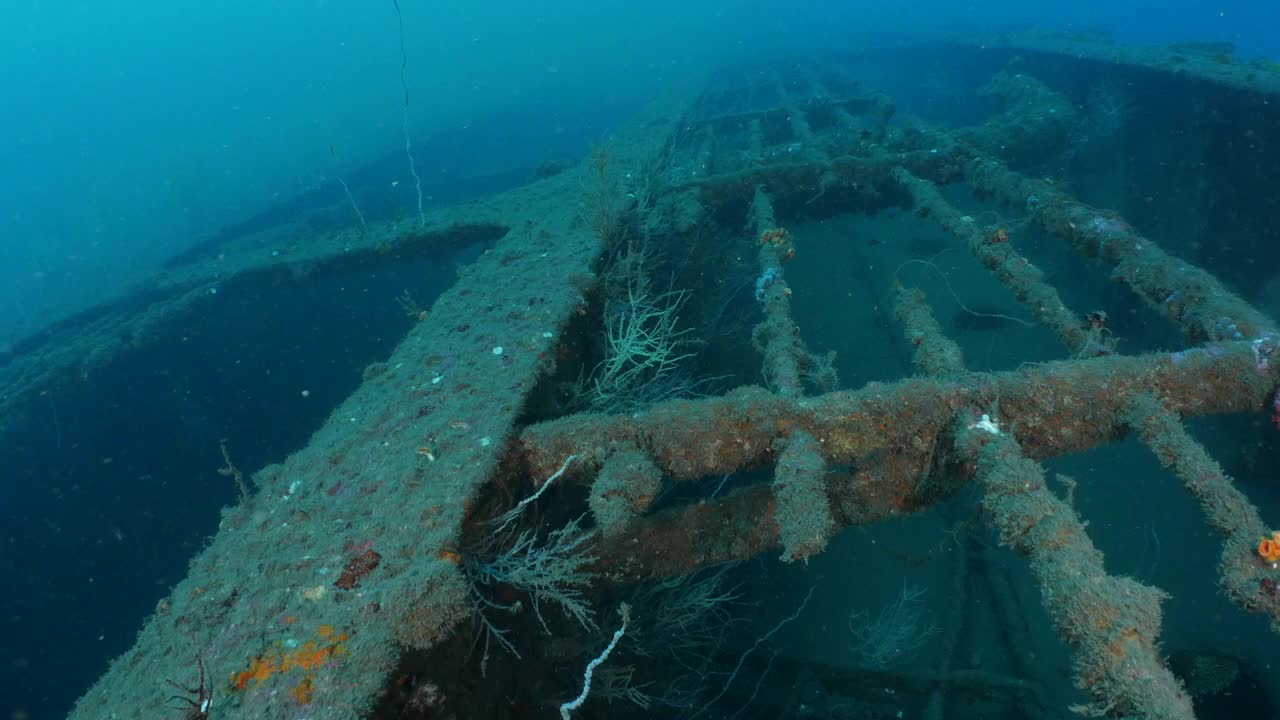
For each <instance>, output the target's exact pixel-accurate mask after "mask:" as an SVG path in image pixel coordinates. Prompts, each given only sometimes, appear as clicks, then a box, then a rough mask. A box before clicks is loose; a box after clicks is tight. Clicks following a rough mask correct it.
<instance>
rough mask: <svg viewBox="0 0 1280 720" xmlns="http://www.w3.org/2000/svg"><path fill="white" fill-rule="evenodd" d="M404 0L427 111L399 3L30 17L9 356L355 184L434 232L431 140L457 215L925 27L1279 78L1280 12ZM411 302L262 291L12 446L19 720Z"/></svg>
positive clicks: (70, 697) (124, 627)
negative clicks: (1190, 45)
mask: <svg viewBox="0 0 1280 720" xmlns="http://www.w3.org/2000/svg"><path fill="white" fill-rule="evenodd" d="M399 5H400V9H401V10H402V13H403V33H404V37H405V43H406V56H405V58H404V60H405V61H406V74H405V76H404V80H405V82H406V84H407V92H408V97H409V98H410V102H409V105H408V111H407V117H405V116H402V112H404V110H405V108H404V106H403V103H402V99H403V94H402V87H401V74H400V68H401V62H402V56H401V49H400V41H399V32H400V29H399V26H398V24H397V14H396V11H395V8H394V7H393V3H392V2H391V0H386V1H385V2H382V1H380V0H379V1H370V2H359V3H341V2H333V1H332V0H329V1H322V0H312V1H309V2H302V1H298V0H284V1H280V2H270V3H267V2H261V1H257V2H249V1H248V0H223V1H221V2H210V3H193V2H177V3H174V2H166V3H161V2H155V0H133V1H131V2H116V3H102V2H90V1H88V0H74V1H73V0H68V1H67V2H60V3H52V2H45V1H41V0H8V2H6V3H4V6H3V8H0V69H3V72H2V73H0V78H3V80H0V358H5V357H6V356H8V355H10V353H11V351H12V350H14V348H15V344H16V343H18V342H19V341H20V340H21V339H23V338H24V337H27V336H29V335H31V334H32V333H35V332H37V331H39V330H40V329H41V328H44V327H46V326H48V325H49V324H50V323H51V322H54V321H57V320H60V319H62V318H65V317H67V316H69V315H71V314H73V313H76V312H78V311H80V310H83V309H85V308H86V307H90V306H92V305H94V304H96V303H100V302H103V301H105V300H107V299H109V298H112V297H116V296H119V295H121V294H123V293H125V292H126V291H127V290H128V289H129V288H131V287H134V286H136V285H137V284H138V283H142V282H144V281H145V279H146V278H148V277H149V276H150V275H151V274H152V273H154V272H155V271H156V270H157V269H158V268H160V267H161V266H162V264H163V263H164V262H165V261H166V260H167V259H169V258H171V257H173V256H175V255H178V254H180V253H183V252H184V251H188V250H190V249H192V248H198V247H204V246H205V245H207V244H208V243H209V242H210V240H211V238H212V239H217V238H218V237H222V236H225V235H227V234H234V232H239V231H241V230H244V229H246V228H248V229H252V228H255V227H259V226H266V225H269V224H270V223H271V222H272V220H273V219H274V218H277V217H286V216H288V215H289V213H291V212H293V211H295V210H297V209H298V208H304V207H308V206H311V205H313V204H314V205H324V204H331V203H332V202H333V200H334V198H336V197H339V193H340V192H341V188H340V186H339V185H338V184H337V178H339V177H342V178H344V179H345V180H346V181H348V182H350V183H352V184H353V185H355V186H356V188H357V189H358V190H360V191H361V192H362V194H361V197H362V198H363V199H364V200H365V201H366V205H365V210H366V212H367V213H368V214H369V215H370V216H371V217H370V219H371V220H372V219H375V218H379V217H388V216H391V215H393V214H396V213H404V212H408V211H409V209H410V208H411V206H412V189H411V186H412V182H411V178H410V177H409V175H408V169H407V167H406V166H405V164H404V162H403V161H404V156H403V151H402V148H403V143H404V136H403V134H402V132H403V127H404V126H403V123H405V122H407V125H408V129H409V134H410V136H411V137H412V138H413V139H414V145H415V150H416V153H415V156H416V157H417V158H418V163H419V164H418V168H419V170H420V172H421V173H422V180H423V184H424V187H425V190H426V196H427V198H426V200H427V204H428V206H429V207H436V206H439V205H442V204H445V203H448V202H451V201H454V200H457V199H460V198H464V197H470V196H474V195H480V194H484V193H487V192H490V191H494V190H500V189H505V188H508V187H512V186H514V185H517V184H519V183H521V182H523V181H524V180H525V179H527V177H528V175H529V172H530V171H532V170H533V169H534V168H537V167H538V166H539V165H540V164H541V163H543V162H545V161H548V160H576V159H577V158H579V157H581V156H582V155H583V154H584V153H585V152H586V150H587V149H588V148H589V147H590V146H591V145H592V144H593V143H595V142H598V141H600V140H602V139H604V138H606V137H607V136H608V134H609V132H610V130H611V129H613V128H614V127H616V126H617V125H618V124H619V123H620V122H622V121H623V120H625V119H626V118H627V117H628V116H629V115H630V113H632V112H633V111H635V110H636V109H637V108H639V107H641V106H642V105H643V104H644V103H645V102H647V101H648V100H650V99H652V98H653V97H655V96H656V95H657V94H659V93H661V92H663V91H665V90H667V89H669V88H670V87H671V86H672V84H673V83H675V82H677V81H679V80H682V79H684V78H688V77H690V76H694V75H696V74H697V73H698V72H699V71H700V70H703V69H710V68H713V67H716V66H719V65H723V64H728V63H732V62H740V61H744V60H767V59H770V58H782V57H809V56H817V55H822V54H824V53H827V52H839V51H843V50H847V49H850V48H851V47H856V46H857V44H858V43H861V42H865V41H867V38H869V37H882V36H892V35H895V34H898V33H906V32H910V31H912V30H914V29H918V28H921V27H924V28H929V27H951V28H954V27H957V26H960V27H964V26H969V25H972V26H973V27H974V28H983V27H1003V26H1023V25H1028V24H1030V25H1035V26H1038V27H1042V28H1046V29H1063V30H1093V29H1098V28H1101V29H1105V30H1107V31H1109V32H1111V33H1112V34H1113V36H1114V37H1115V38H1116V39H1117V41H1120V42H1128V43H1156V42H1173V41H1184V40H1195V41H1228V42H1231V43H1233V44H1234V45H1235V46H1236V48H1237V55H1238V56H1261V57H1268V58H1272V59H1276V60H1280V34H1277V33H1276V32H1274V29H1275V28H1277V27H1280V6H1271V5H1268V4H1265V3H1261V2H1218V3H1200V2H1197V3H1191V2H1183V3H1160V4H1154V3H1118V2H1114V1H1112V2H1099V1H1096V0H1090V1H1087V2H1070V3H1068V2H1060V3H1029V2H1012V1H1008V0H996V1H992V2H982V3H970V2H965V3H953V2H936V1H935V2H916V3H911V4H908V5H899V4H896V3H883V2H881V3H866V2H840V1H835V0H826V1H824V2H809V3H795V2H793V3H778V2H764V1H743V2H732V1H729V0H708V1H706V2H691V1H690V0H682V1H680V2H671V1H668V0H661V1H658V2H644V3H640V2H635V3H605V2H557V1H554V0H553V1H551V2H541V3H528V2H487V3H428V2H423V1H422V0H400V3H399ZM441 5H446V7H441ZM920 72H922V73H923V72H928V70H927V69H922V70H921V71H920ZM927 79H928V78H926V77H922V78H921V80H927ZM925 85H927V83H923V82H922V86H925ZM921 92H922V93H926V92H927V91H925V90H921ZM923 110H924V108H922V111H923ZM1090 201H1091V202H1096V203H1099V204H1105V203H1102V202H1100V199H1098V198H1091V199H1090ZM1153 222H1155V220H1153ZM465 259H466V258H465V257H459V258H457V261H458V262H464V261H465ZM400 272H404V273H406V274H416V277H417V278H418V279H417V280H416V282H422V283H424V285H425V286H429V287H433V288H436V289H437V290H438V289H439V288H442V287H445V286H447V285H448V284H449V283H450V282H451V278H452V275H451V273H452V268H451V267H450V266H447V265H432V266H429V267H427V266H421V267H419V266H414V267H405V268H402V269H401V270H400ZM424 273H428V274H430V277H429V279H428V280H425V281H424V280H422V275H423V274H424ZM407 276H408V275H406V277H407ZM404 284H405V283H403V282H400V281H399V279H398V278H387V277H383V278H381V279H379V280H377V281H369V282H368V283H367V285H363V286H362V285H359V284H358V283H357V284H353V283H352V282H350V281H344V282H338V281H332V282H329V281H322V282H317V283H316V284H314V285H313V286H310V287H308V288H307V289H306V290H305V291H299V292H298V293H295V294H293V295H291V296H290V298H289V302H291V303H296V304H297V305H296V306H294V307H283V308H279V310H280V312H281V313H283V314H285V315H288V316H291V317H310V318H316V319H315V320H314V321H311V322H300V323H298V324H296V325H294V326H291V327H289V328H287V330H285V331H281V330H280V329H279V328H271V329H263V328H261V327H260V326H255V325H254V323H253V322H252V319H253V317H254V315H255V312H256V310H255V308H254V305H253V303H254V301H256V300H259V299H260V298H252V297H250V298H243V299H236V300H234V301H232V302H229V303H226V304H224V305H223V307H222V308H221V309H220V310H219V312H218V314H217V315H216V316H213V317H210V318H205V319H203V320H202V327H201V328H200V332H199V333H198V334H196V336H195V337H194V338H170V339H166V340H165V341H163V342H161V343H160V344H158V345H157V346H154V347H153V348H152V349H151V351H150V353H149V354H147V355H144V354H143V353H138V354H137V356H132V357H128V358H126V359H125V361H123V362H124V364H125V365H127V367H128V372H127V373H126V372H124V371H123V370H120V369H119V368H117V369H116V370H114V371H109V372H108V373H107V374H106V375H104V376H101V377H99V378H97V379H96V380H95V382H94V385H93V386H92V387H89V388H84V387H81V388H80V389H78V390H76V391H69V392H67V393H65V394H56V393H54V394H50V395H48V396H47V397H42V398H40V400H39V401H38V402H37V403H36V404H35V411H34V414H33V420H32V421H31V422H28V423H25V424H24V425H23V426H22V427H21V428H20V429H19V430H18V431H16V432H14V433H11V434H9V435H7V436H5V437H3V438H0V443H3V444H4V445H3V446H2V447H0V522H2V523H3V525H2V526H0V576H2V577H3V578H4V580H5V583H4V593H3V596H2V597H0V623H3V624H0V633H2V634H0V670H3V672H0V717H12V718H14V719H15V720H18V719H19V718H23V719H25V718H41V719H42V718H51V717H59V716H61V715H63V714H64V713H65V712H66V711H67V710H68V709H69V708H70V706H71V704H72V703H73V702H74V700H75V699H76V698H77V697H79V696H80V695H81V694H82V693H83V692H84V690H85V689H86V688H87V687H88V686H89V684H90V683H91V682H92V681H93V680H94V679H96V678H97V677H98V676H99V675H100V674H101V673H102V671H103V670H104V669H105V666H106V663H107V662H108V661H109V659H110V658H112V657H115V656H116V655H118V654H119V653H121V652H122V651H124V650H125V649H127V648H128V647H129V646H130V644H131V643H132V641H133V638H134V634H135V632H136V630H137V628H138V627H139V624H140V622H141V620H142V619H143V618H144V617H145V616H146V614H147V613H149V612H150V611H151V609H152V608H154V606H155V603H156V602H157V600H159V598H161V597H163V595H164V594H165V593H166V592H167V590H168V588H169V587H170V586H171V585H172V584H173V583H175V582H176V581H177V580H178V579H179V578H180V577H182V575H183V574H184V572H185V569H186V562H187V560H188V559H189V558H190V557H191V556H192V554H193V553H194V552H196V551H197V550H198V549H199V548H200V547H201V546H202V543H203V542H204V541H205V538H206V537H207V536H209V535H211V534H212V533H213V532H215V531H216V523H217V518H218V515H217V513H218V509H219V508H221V507H222V506H223V505H226V504H230V503H233V502H235V499H236V498H235V489H234V487H232V486H230V485H229V484H228V483H226V482H225V481H224V480H223V479H221V478H220V477H219V476H218V475H217V474H216V472H215V471H216V469H217V468H218V467H219V466H221V464H222V459H221V456H220V455H219V452H218V442H219V440H224V439H225V440H227V441H228V445H229V446H230V447H232V448H233V449H234V451H235V453H236V458H237V463H238V464H240V465H241V466H243V467H244V468H246V469H249V468H257V467H260V466H262V465H265V464H267V463H270V462H275V461H278V460H279V459H280V458H282V457H283V456H285V455H286V454H287V453H289V452H290V451H291V450H293V449H296V448H297V447H299V446H300V445H301V444H303V443H305V442H306V438H307V437H308V435H309V433H310V432H311V431H312V430H313V429H314V427H315V426H316V424H317V423H318V422H320V421H321V420H322V419H323V418H324V417H325V416H326V415H327V413H328V410H329V409H330V408H332V406H333V405H334V404H336V403H337V402H338V401H340V400H341V399H342V398H343V397H345V396H346V394H347V393H349V392H350V391H351V390H352V389H353V388H354V387H355V386H356V384H358V382H359V380H360V375H359V372H360V370H361V369H362V368H363V367H364V366H365V365H366V364H367V363H369V362H371V361H374V360H376V359H378V358H381V357H385V356H386V354H387V353H388V352H389V351H390V348H391V347H393V346H394V344H395V342H396V341H397V340H398V339H399V338H400V337H401V336H402V335H403V333H404V332H405V330H406V328H407V327H408V324H409V321H408V320H406V319H405V318H402V317H399V316H398V315H396V314H395V313H386V312H383V309H384V308H386V307H387V306H388V305H391V306H394V305H393V304H394V301H395V295H396V294H398V293H399V291H400V288H401V287H403V286H404ZM354 297H358V298H359V299H358V300H351V298H354ZM419 299H420V300H425V299H426V298H419ZM273 302H275V300H273ZM348 321H349V322H351V323H359V324H361V325H363V326H364V327H363V332H362V333H361V334H360V335H359V337H357V338H354V339H353V340H352V341H351V342H350V343H349V344H347V345H346V346H345V347H344V350H343V352H342V353H341V357H334V356H333V353H332V337H331V335H330V334H329V329H330V328H331V327H334V326H342V325H344V324H347V323H348ZM255 327H256V328H257V329H256V330H255V329H254V328H255ZM246 328H248V330H246ZM850 352H856V351H855V350H854V349H853V348H850ZM319 358H323V360H320V359H319ZM249 367H253V368H262V367H270V368H273V369H274V370H275V371H276V373H277V375H276V376H277V377H278V376H280V375H287V376H288V377H289V378H290V384H289V385H288V387H281V386H280V385H279V384H278V383H276V382H275V381H264V380H263V379H262V377H261V376H260V375H258V374H254V373H249V372H248V371H247V370H246V369H245V368H249ZM255 373H256V370H255ZM855 379H856V378H847V379H846V382H847V383H852V382H853V381H854V380H855ZM858 384H860V380H859V382H858ZM301 388H306V389H308V393H309V397H308V402H307V403H300V402H299V401H298V396H299V394H298V390H299V389H301ZM139 398H145V402H138V400H139ZM119 408H127V409H128V411H127V412H126V411H120V412H119V413H117V412H116V410H118V409H119ZM139 408H144V409H145V410H146V412H145V413H142V414H139V413H138V412H137V411H138V409H139ZM262 426H271V427H273V428H275V431H273V432H271V433H265V434H264V433H262V432H260V431H259V430H258V428H260V427H262ZM1143 527H1144V534H1143V536H1142V537H1140V538H1138V539H1137V540H1135V541H1134V543H1135V545H1134V546H1133V547H1132V548H1131V549H1132V550H1134V555H1135V557H1134V558H1133V559H1134V562H1135V563H1136V564H1138V565H1140V566H1141V567H1143V568H1145V569H1146V571H1148V572H1149V573H1151V574H1154V573H1155V572H1156V568H1157V567H1165V568H1166V569H1167V568H1168V567H1169V566H1170V565H1172V564H1174V563H1176V562H1177V561H1176V559H1175V558H1172V557H1169V550H1168V547H1169V544H1168V538H1169V537H1170V536H1171V535H1174V534H1176V532H1177V531H1176V529H1174V528H1171V527H1167V526H1165V525H1162V524H1161V522H1160V519H1159V518H1158V517H1152V518H1150V519H1149V520H1148V521H1147V522H1146V524H1145V525H1144V526H1143ZM1162 540H1163V541H1164V543H1163V544H1161V542H1162ZM1136 543H1141V546H1140V547H1139V546H1138V545H1137V544H1136ZM1161 553H1163V554H1161ZM1210 584H1212V583H1211V582H1210ZM781 614H782V615H785V612H782V613H781ZM1180 619H1181V618H1180Z"/></svg>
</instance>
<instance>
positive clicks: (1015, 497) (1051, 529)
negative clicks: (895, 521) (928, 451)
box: [957, 424, 1195, 720]
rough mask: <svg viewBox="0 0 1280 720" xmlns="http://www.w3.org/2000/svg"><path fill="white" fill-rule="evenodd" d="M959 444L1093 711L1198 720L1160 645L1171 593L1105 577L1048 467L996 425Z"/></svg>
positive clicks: (965, 431)
mask: <svg viewBox="0 0 1280 720" xmlns="http://www.w3.org/2000/svg"><path fill="white" fill-rule="evenodd" d="M957 447H958V448H960V449H961V450H962V451H963V452H966V453H971V454H972V455H973V456H974V457H975V458H976V459H977V475H978V479H979V481H980V482H981V483H982V486H983V490H984V496H983V500H982V506H983V508H984V509H985V510H986V511H987V513H988V514H989V515H990V517H991V519H992V523H993V524H994V525H995V527H996V529H997V530H998V531H999V533H1000V540H1001V542H1002V543H1003V544H1004V545H1006V546H1008V547H1011V548H1013V549H1015V550H1017V551H1019V552H1020V553H1022V554H1023V555H1025V556H1026V557H1027V559H1028V560H1029V561H1030V563H1031V571H1032V573H1033V575H1034V576H1035V579H1036V583H1037V584H1038V585H1039V586H1040V590H1041V593H1042V598H1043V602H1044V606H1045V609H1046V610H1047V611H1048V612H1049V615H1050V616H1051V617H1052V618H1053V623H1054V627H1055V629H1056V630H1057V632H1058V636H1059V637H1061V638H1062V640H1063V641H1064V642H1066V643H1067V644H1068V645H1070V646H1071V647H1072V648H1073V649H1074V650H1075V653H1076V658H1075V663H1074V665H1075V682H1076V686H1077V687H1079V688H1080V689H1081V690H1083V691H1085V692H1086V693H1088V694H1089V695H1091V696H1092V697H1093V698H1094V701H1095V702H1094V704H1093V705H1091V706H1089V707H1086V708H1080V711H1081V712H1084V713H1087V714H1093V713H1097V714H1115V715H1120V716H1126V717H1139V718H1150V719H1151V720H1193V718H1194V717H1195V713H1194V712H1193V711H1192V708H1191V699H1190V697H1189V696H1188V695H1187V693H1186V691H1185V689H1184V688H1183V687H1182V683H1180V682H1179V681H1178V679H1177V678H1176V677H1174V675H1173V673H1171V672H1170V671H1169V668H1168V667H1166V666H1165V663H1164V660H1163V659H1162V658H1161V657H1160V653H1159V651H1158V649H1157V640H1158V638H1159V634H1160V619H1161V613H1160V603H1161V602H1162V601H1163V600H1164V599H1165V597H1166V595H1165V593H1164V592H1162V591H1160V590H1158V589H1156V588H1153V587H1150V586H1148V585H1143V584H1142V583H1140V582H1138V581H1137V580H1134V579H1132V578H1127V577H1113V576H1111V575H1108V574H1107V573H1106V571H1105V570H1104V568H1103V565H1102V552H1101V551H1099V550H1098V549H1097V547H1095V546H1094V544H1093V541H1091V540H1090V539H1089V536H1088V535H1086V534H1085V531H1084V525H1083V524H1082V523H1081V522H1080V518H1079V517H1078V516H1077V515H1076V513H1075V511H1074V510H1073V509H1072V508H1071V507H1070V506H1069V505H1067V504H1066V503H1064V502H1063V501H1061V500H1059V499H1058V497H1057V496H1056V495H1054V494H1053V493H1052V492H1050V491H1049V490H1048V488H1046V487H1045V483H1044V470H1043V469H1042V468H1041V467H1040V465H1039V464H1038V463H1036V462H1035V461H1033V460H1029V459H1027V458H1026V457H1024V456H1023V454H1022V449H1021V448H1020V447H1019V446H1018V443H1017V441H1015V440H1014V439H1013V438H1012V437H1010V436H1009V435H1008V434H1006V433H1002V432H1000V431H999V430H998V429H990V428H988V429H983V427H981V426H979V425H975V424H970V425H968V426H967V427H965V426H962V429H961V430H960V432H959V433H958V435H957Z"/></svg>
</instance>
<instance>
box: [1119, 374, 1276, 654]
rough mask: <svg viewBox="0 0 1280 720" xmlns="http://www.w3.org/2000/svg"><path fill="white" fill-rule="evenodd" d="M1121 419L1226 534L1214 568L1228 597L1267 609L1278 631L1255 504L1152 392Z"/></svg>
mask: <svg viewBox="0 0 1280 720" xmlns="http://www.w3.org/2000/svg"><path fill="white" fill-rule="evenodd" d="M1126 421H1127V422H1128V424H1129V426H1130V427H1132V428H1133V429H1134V431H1135V432H1136V433H1137V434H1138V437H1140V438H1142V441H1143V442H1144V443H1146V445H1147V447H1148V448H1150V449H1151V452H1153V453H1155V456H1156V458H1158V459H1159V460H1160V464H1161V465H1163V466H1164V467H1166V468H1169V469H1171V470H1173V472H1174V474H1175V475H1177V476H1178V478H1179V479H1180V480H1182V482H1183V483H1184V484H1185V485H1186V486H1187V489H1188V490H1190V491H1191V493H1192V494H1193V495H1195V496H1196V500H1198V501H1199V502H1200V507H1201V509H1203V510H1204V514H1205V519H1206V520H1207V521H1208V523H1209V527H1210V528H1212V529H1213V530H1214V532H1217V533H1218V534H1220V535H1223V536H1225V537H1226V541H1225V542H1224V543H1223V548H1222V558H1221V559H1220V560H1219V562H1218V573H1219V582H1220V583H1221V585H1222V589H1223V590H1224V591H1225V592H1226V594H1227V597H1230V598H1231V599H1232V600H1233V601H1235V602H1236V603H1237V604H1238V605H1240V606H1241V607H1243V608H1244V609H1246V610H1249V611H1251V612H1262V613H1266V614H1267V615H1269V616H1270V617H1271V629H1272V630H1273V631H1275V632H1280V598H1277V594H1278V593H1277V587H1278V586H1277V583H1280V570H1278V569H1277V565H1276V561H1275V560H1268V559H1266V558H1263V557H1261V555H1260V554H1259V553H1258V550H1257V549H1258V546H1259V538H1267V537H1268V536H1269V535H1270V533H1269V532H1268V531H1267V528H1266V526H1265V525H1263V523H1262V518H1261V517H1260V516H1259V515H1258V509H1257V508H1256V507H1254V505H1253V503H1251V502H1249V498H1247V497H1245V495H1244V493H1242V492H1240V491H1239V490H1238V489H1237V488H1236V486H1235V484H1234V483H1232V482H1231V478H1229V477H1227V475H1226V474H1225V473H1223V472H1222V467H1221V466H1220V465H1218V463H1217V461H1215V460H1214V459H1213V458H1212V457H1210V456H1209V452H1208V451H1207V450H1205V448H1204V446H1203V445H1201V444H1200V443H1198V442H1196V440H1195V438H1193V437H1191V435H1190V434H1188V433H1187V429H1186V428H1185V427H1183V425H1182V421H1181V420H1180V419H1179V418H1178V417H1177V416H1176V415H1174V414H1173V413H1171V412H1169V411H1168V410H1166V409H1165V408H1164V406H1162V405H1161V404H1160V403H1159V402H1158V401H1156V399H1155V398H1153V397H1151V396H1150V395H1140V396H1138V397H1137V398H1135V399H1134V401H1133V404H1132V405H1131V407H1130V410H1129V414H1128V416H1127V417H1126Z"/></svg>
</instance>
